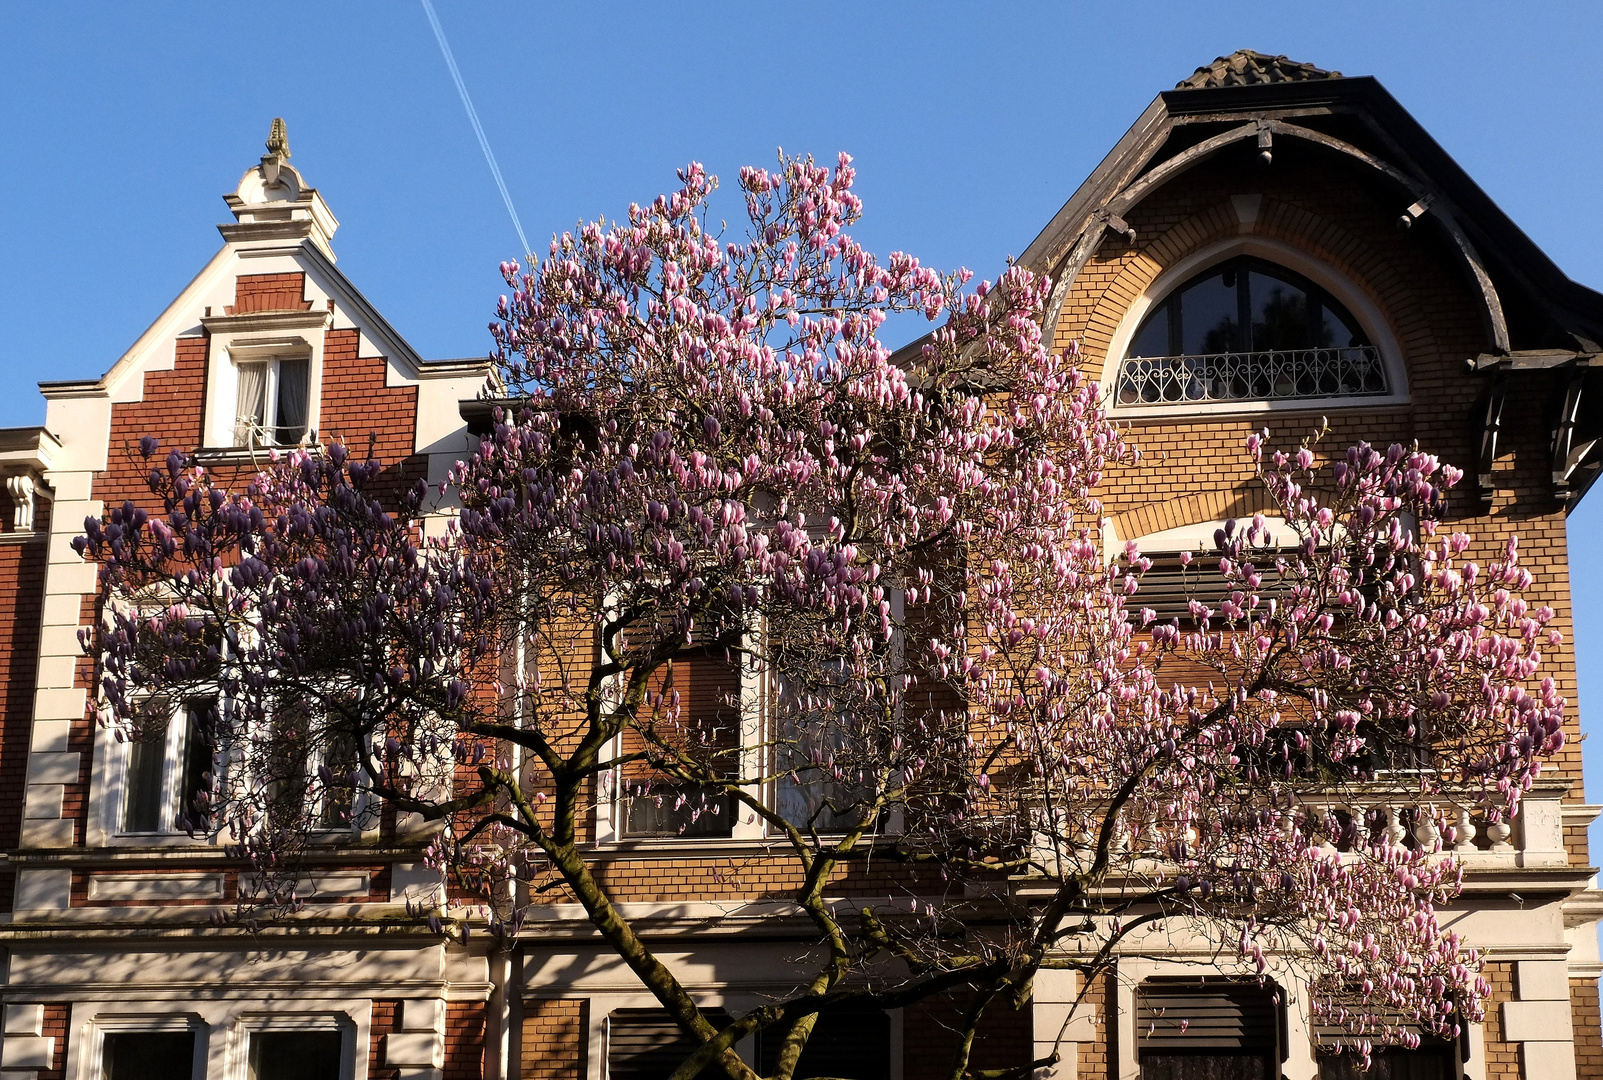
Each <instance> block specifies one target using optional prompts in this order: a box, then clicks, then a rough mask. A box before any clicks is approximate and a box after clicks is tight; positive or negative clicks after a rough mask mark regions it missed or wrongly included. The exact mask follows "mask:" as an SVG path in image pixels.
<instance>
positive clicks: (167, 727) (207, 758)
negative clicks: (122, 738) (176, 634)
mask: <svg viewBox="0 0 1603 1080" xmlns="http://www.w3.org/2000/svg"><path fill="white" fill-rule="evenodd" d="M213 707H214V705H213V703H212V702H209V701H205V702H191V703H190V704H188V705H186V706H184V708H183V709H182V710H180V711H179V713H178V715H177V716H174V717H173V718H172V719H171V720H169V721H168V722H167V723H164V724H160V725H159V726H157V725H152V727H151V728H150V730H148V731H147V732H146V734H145V737H144V738H142V739H140V740H138V741H137V742H133V743H129V744H128V768H127V773H126V774H125V775H126V783H125V785H124V789H123V813H122V828H123V831H124V832H129V833H171V832H189V831H200V830H204V829H205V828H206V826H207V825H208V824H209V816H208V813H207V809H206V807H205V805H204V796H205V795H206V793H207V792H209V791H210V790H211V781H212V776H211V774H212V768H213V764H212V753H213V748H212V746H211V744H210V743H209V742H208V741H207V739H206V735H205V726H204V724H203V723H202V720H203V718H204V716H205V713H206V711H208V710H210V709H212V708H213Z"/></svg>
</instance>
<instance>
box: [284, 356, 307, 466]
mask: <svg viewBox="0 0 1603 1080" xmlns="http://www.w3.org/2000/svg"><path fill="white" fill-rule="evenodd" d="M310 371H311V362H310V361H308V360H306V359H305V358H304V357H303V358H301V359H298V360H280V361H279V362H278V411H277V418H276V419H277V424H278V428H277V432H276V440H277V442H278V445H280V446H294V445H295V444H296V443H298V442H300V441H301V439H302V438H303V437H304V436H305V434H306V400H307V377H308V373H309V372H310Z"/></svg>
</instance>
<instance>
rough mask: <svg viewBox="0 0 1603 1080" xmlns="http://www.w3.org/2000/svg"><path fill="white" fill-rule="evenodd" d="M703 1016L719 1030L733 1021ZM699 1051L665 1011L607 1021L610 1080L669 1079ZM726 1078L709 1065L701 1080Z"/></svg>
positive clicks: (717, 1012) (715, 1014) (720, 1013)
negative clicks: (685, 1061) (686, 1059)
mask: <svg viewBox="0 0 1603 1080" xmlns="http://www.w3.org/2000/svg"><path fill="white" fill-rule="evenodd" d="M702 1015H703V1016H705V1017H706V1018H707V1022H708V1023H710V1024H712V1025H713V1026H714V1027H717V1028H723V1027H727V1026H728V1025H729V1022H730V1018H729V1014H728V1013H726V1012H724V1010H722V1009H703V1010H702ZM695 1049H696V1041H695V1040H694V1039H692V1038H691V1037H690V1036H688V1035H686V1034H685V1033H684V1032H683V1031H681V1030H680V1029H679V1025H678V1024H677V1023H675V1022H674V1021H672V1020H670V1019H669V1018H668V1013H667V1012H666V1011H665V1010H663V1009H617V1010H615V1011H614V1012H613V1013H612V1014H611V1015H610V1016H609V1017H608V1018H607V1077H608V1080H668V1077H670V1076H672V1075H673V1073H674V1070H675V1069H677V1068H678V1067H679V1066H680V1064H681V1063H683V1062H684V1060H685V1058H687V1057H689V1056H690V1055H691V1054H692V1053H694V1052H695ZM723 1075H724V1071H723V1069H722V1068H720V1067H719V1066H717V1065H709V1066H707V1067H706V1068H705V1069H703V1070H702V1071H701V1072H700V1073H698V1074H697V1080H721V1078H722V1077H723ZM797 1075H798V1076H799V1075H800V1074H797Z"/></svg>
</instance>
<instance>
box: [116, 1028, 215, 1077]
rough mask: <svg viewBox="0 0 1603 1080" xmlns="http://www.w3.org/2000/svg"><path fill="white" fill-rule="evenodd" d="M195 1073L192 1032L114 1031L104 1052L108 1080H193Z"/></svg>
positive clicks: (193, 1034)
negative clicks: (190, 1079) (191, 1078)
mask: <svg viewBox="0 0 1603 1080" xmlns="http://www.w3.org/2000/svg"><path fill="white" fill-rule="evenodd" d="M194 1071H195V1033H194V1032H192V1031H113V1032H108V1033H107V1034H106V1041H105V1043H104V1045H103V1046H102V1048H101V1059H100V1075H101V1076H102V1077H103V1078H104V1080H189V1078H190V1077H191V1076H192V1075H193V1074H194Z"/></svg>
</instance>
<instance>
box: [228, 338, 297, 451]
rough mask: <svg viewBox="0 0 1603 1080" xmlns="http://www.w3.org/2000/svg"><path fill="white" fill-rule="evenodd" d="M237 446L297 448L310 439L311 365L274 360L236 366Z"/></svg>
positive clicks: (283, 357)
mask: <svg viewBox="0 0 1603 1080" xmlns="http://www.w3.org/2000/svg"><path fill="white" fill-rule="evenodd" d="M235 369H236V371H235V374H236V377H237V379H238V383H239V394H238V408H237V410H236V413H235V421H234V445H235V446H297V445H299V444H300V442H301V440H303V439H305V438H306V421H307V401H308V384H309V377H310V372H311V362H310V361H309V360H308V359H307V358H306V357H304V356H301V357H288V356H274V357H269V358H266V359H260V360H248V361H243V362H239V363H236V364H235Z"/></svg>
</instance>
